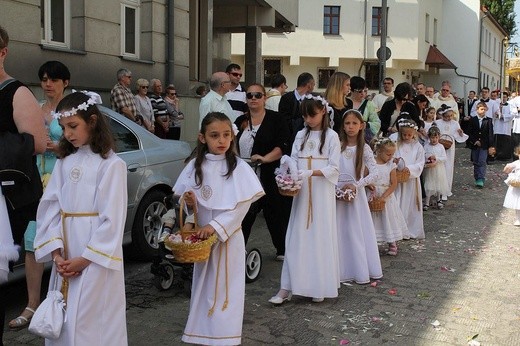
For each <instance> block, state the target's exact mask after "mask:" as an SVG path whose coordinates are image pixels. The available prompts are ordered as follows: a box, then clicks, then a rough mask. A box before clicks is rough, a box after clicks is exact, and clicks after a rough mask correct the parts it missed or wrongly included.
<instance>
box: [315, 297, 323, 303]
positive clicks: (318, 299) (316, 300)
mask: <svg viewBox="0 0 520 346" xmlns="http://www.w3.org/2000/svg"><path fill="white" fill-rule="evenodd" d="M324 300H325V299H324V298H312V302H313V303H321V302H322V301H324Z"/></svg>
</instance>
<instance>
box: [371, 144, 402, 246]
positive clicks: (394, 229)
mask: <svg viewBox="0 0 520 346" xmlns="http://www.w3.org/2000/svg"><path fill="white" fill-rule="evenodd" d="M395 150H396V145H395V143H394V142H392V140H391V139H389V138H384V137H383V138H378V139H376V140H374V151H375V156H376V157H375V158H376V164H377V171H378V174H377V179H376V181H375V182H374V184H373V185H374V190H373V191H371V192H368V193H369V195H370V196H371V198H382V199H384V200H385V207H384V209H383V210H382V211H377V212H372V220H373V221H374V229H375V231H376V236H377V241H379V242H385V243H388V252H387V254H388V255H390V256H397V241H399V240H401V239H403V234H406V233H407V227H406V221H405V220H404V217H403V213H402V212H401V209H400V208H399V205H398V203H397V200H396V198H395V195H394V191H395V189H396V187H397V177H396V169H397V165H396V163H395V162H394V154H395Z"/></svg>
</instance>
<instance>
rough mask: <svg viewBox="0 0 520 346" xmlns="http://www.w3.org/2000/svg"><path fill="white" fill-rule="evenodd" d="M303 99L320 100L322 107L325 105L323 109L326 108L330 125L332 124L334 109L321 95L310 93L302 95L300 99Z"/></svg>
mask: <svg viewBox="0 0 520 346" xmlns="http://www.w3.org/2000/svg"><path fill="white" fill-rule="evenodd" d="M303 99H306V100H314V101H318V102H320V103H321V104H322V105H323V107H325V109H326V110H327V113H328V114H329V119H330V127H333V126H334V110H333V109H332V107H331V106H329V103H328V102H327V100H325V99H324V98H323V97H321V96H319V95H318V96H314V95H312V94H307V95H304V96H303V97H302V100H303Z"/></svg>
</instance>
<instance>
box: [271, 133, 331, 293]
mask: <svg viewBox="0 0 520 346" xmlns="http://www.w3.org/2000/svg"><path fill="white" fill-rule="evenodd" d="M306 131H307V129H306V128H305V129H303V130H301V131H299V132H298V133H297V134H296V139H295V140H294V144H293V147H292V153H291V158H292V159H293V160H295V161H296V162H297V163H298V169H301V170H308V169H312V170H320V171H321V172H322V173H323V175H324V176H312V177H309V178H305V179H304V181H303V185H302V188H301V190H300V192H299V193H298V195H296V196H295V197H294V199H293V204H292V209H291V216H290V219H289V225H288V227H287V235H286V237H285V260H284V262H283V266H282V277H281V280H280V281H281V282H280V285H281V288H282V289H285V290H288V291H292V293H293V294H295V295H299V296H304V297H312V298H334V297H337V296H338V287H339V285H340V283H339V266H338V233H337V226H336V195H335V186H336V184H337V182H338V175H339V171H338V167H339V156H340V143H339V139H338V135H337V133H336V132H334V130H332V129H330V128H328V129H326V130H325V131H327V133H326V137H325V144H324V146H323V150H322V151H323V152H322V153H321V154H320V152H319V147H320V138H321V131H310V134H309V137H308V138H307V139H306V143H305V146H304V148H303V150H300V146H301V144H302V142H303V141H304V140H305V134H306ZM309 180H311V184H310V186H309ZM309 187H310V189H309ZM311 216H312V218H310V217H311Z"/></svg>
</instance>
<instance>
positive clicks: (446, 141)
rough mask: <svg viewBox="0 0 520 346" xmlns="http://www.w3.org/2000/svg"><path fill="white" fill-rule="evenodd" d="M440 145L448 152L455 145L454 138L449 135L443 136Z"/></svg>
mask: <svg viewBox="0 0 520 346" xmlns="http://www.w3.org/2000/svg"><path fill="white" fill-rule="evenodd" d="M439 143H440V144H442V146H443V147H444V149H446V150H448V149H449V148H451V146H452V145H453V138H452V137H451V136H450V135H447V134H444V135H441V138H440V139H439Z"/></svg>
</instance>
